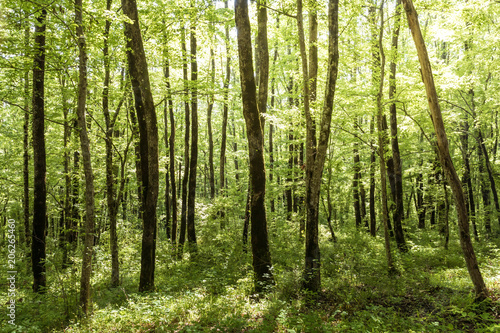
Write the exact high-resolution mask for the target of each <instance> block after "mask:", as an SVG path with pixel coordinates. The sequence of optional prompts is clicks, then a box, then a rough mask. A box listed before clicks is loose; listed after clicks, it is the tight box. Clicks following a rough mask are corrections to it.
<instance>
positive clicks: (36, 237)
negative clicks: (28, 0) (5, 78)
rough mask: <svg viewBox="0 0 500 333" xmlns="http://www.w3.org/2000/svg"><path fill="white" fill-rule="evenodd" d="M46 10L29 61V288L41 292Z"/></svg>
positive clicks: (38, 22) (44, 211) (44, 283)
mask: <svg viewBox="0 0 500 333" xmlns="http://www.w3.org/2000/svg"><path fill="white" fill-rule="evenodd" d="M46 19H47V10H46V9H45V7H44V8H42V10H41V11H40V14H39V16H38V17H37V19H36V25H35V47H34V61H33V99H32V106H31V108H32V112H33V125H32V131H33V162H34V169H33V173H34V180H33V233H32V239H31V258H32V259H31V263H32V266H31V267H32V271H33V291H35V292H39V293H43V292H45V287H46V286H47V280H46V277H45V222H46V214H47V185H46V183H45V174H46V173H47V164H46V157H45V121H44V119H45V30H46V27H47V22H46Z"/></svg>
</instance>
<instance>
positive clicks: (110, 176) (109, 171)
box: [102, 0, 120, 287]
mask: <svg viewBox="0 0 500 333" xmlns="http://www.w3.org/2000/svg"><path fill="white" fill-rule="evenodd" d="M111 2H112V0H107V1H106V9H107V10H111ZM110 28H111V21H109V20H106V23H105V27H104V48H103V56H104V88H103V91H102V110H103V113H104V119H105V122H106V199H107V205H108V216H109V247H110V252H111V286H113V287H116V286H118V285H119V284H120V264H119V261H118V234H117V229H116V227H117V226H116V223H117V221H116V219H117V215H118V207H119V202H117V201H116V189H115V187H116V186H115V185H116V180H115V172H114V163H113V135H114V125H115V121H116V119H117V116H118V112H116V113H114V114H113V118H111V116H110V113H109V85H110V59H109V43H108V38H109V31H110Z"/></svg>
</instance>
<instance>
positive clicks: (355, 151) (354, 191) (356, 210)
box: [352, 142, 361, 228]
mask: <svg viewBox="0 0 500 333" xmlns="http://www.w3.org/2000/svg"><path fill="white" fill-rule="evenodd" d="M353 155H354V176H353V181H352V194H353V202H354V218H355V221H356V228H359V227H360V226H361V206H360V195H359V184H360V181H359V179H360V172H361V166H360V164H359V163H360V162H359V152H358V143H357V142H355V143H354V148H353Z"/></svg>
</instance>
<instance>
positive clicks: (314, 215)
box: [297, 0, 339, 292]
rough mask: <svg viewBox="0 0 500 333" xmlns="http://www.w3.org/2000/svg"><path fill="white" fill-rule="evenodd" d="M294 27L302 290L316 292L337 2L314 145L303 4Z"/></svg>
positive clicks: (333, 1)
mask: <svg viewBox="0 0 500 333" xmlns="http://www.w3.org/2000/svg"><path fill="white" fill-rule="evenodd" d="M313 5H314V4H313ZM297 26H298V33H299V46H300V55H301V60H302V73H303V77H304V87H303V90H304V93H303V96H304V111H305V112H304V113H305V117H306V167H305V174H306V175H305V177H306V199H305V200H306V211H307V217H306V247H305V267H304V283H303V288H304V289H306V290H309V291H312V292H319V291H320V287H321V273H320V250H319V239H318V222H319V221H318V218H319V196H320V188H321V178H322V175H323V168H324V165H325V159H326V151H327V148H328V139H329V136H330V126H331V119H332V113H333V99H334V96H335V88H336V82H337V73H338V58H339V50H338V0H330V1H329V3H328V30H329V34H328V69H327V78H326V87H325V99H324V104H323V110H322V116H321V124H320V133H319V140H318V141H316V130H315V123H314V121H313V117H312V115H311V111H310V109H309V98H310V95H309V92H310V90H309V82H308V81H309V80H308V78H309V77H310V76H309V73H308V64H307V54H306V47H305V41H304V27H303V18H302V0H298V1H297Z"/></svg>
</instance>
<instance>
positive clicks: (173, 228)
mask: <svg viewBox="0 0 500 333" xmlns="http://www.w3.org/2000/svg"><path fill="white" fill-rule="evenodd" d="M165 60H166V64H165V79H166V88H167V101H168V108H167V110H166V111H168V118H169V119H170V136H169V137H168V138H167V114H166V113H165V145H166V147H167V148H168V154H169V162H168V168H169V169H168V173H167V177H170V179H169V181H168V183H169V184H170V187H171V192H169V193H172V199H171V204H170V207H171V208H172V214H171V216H172V220H171V221H172V223H171V225H169V226H166V228H167V237H168V238H169V239H170V241H171V242H172V244H174V245H175V244H176V242H177V188H176V182H175V119H174V103H173V101H172V92H171V86H170V63H169V57H168V54H167V55H166V57H165ZM169 219H170V216H169V215H168V214H167V221H169Z"/></svg>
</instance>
